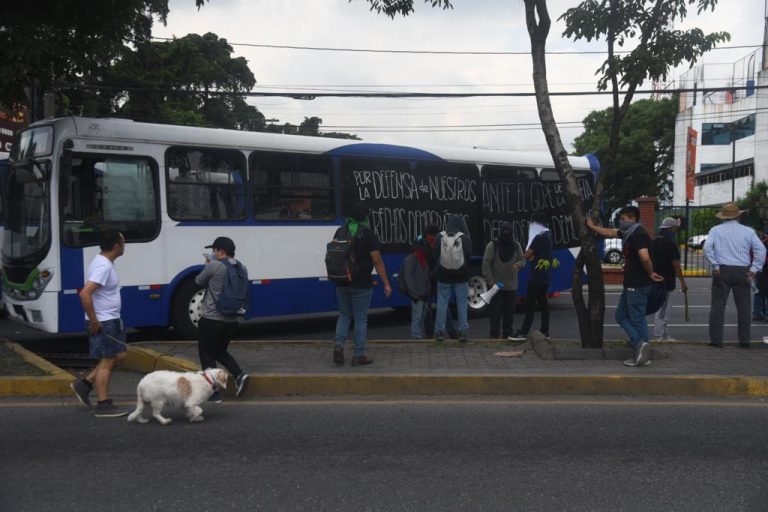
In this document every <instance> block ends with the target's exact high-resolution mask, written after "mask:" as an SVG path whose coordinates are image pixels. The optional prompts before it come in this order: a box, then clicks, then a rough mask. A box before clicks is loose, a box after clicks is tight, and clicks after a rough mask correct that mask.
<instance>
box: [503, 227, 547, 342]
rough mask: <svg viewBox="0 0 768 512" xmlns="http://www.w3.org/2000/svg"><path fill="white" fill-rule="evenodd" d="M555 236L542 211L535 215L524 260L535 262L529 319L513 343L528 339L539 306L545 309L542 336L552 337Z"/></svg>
mask: <svg viewBox="0 0 768 512" xmlns="http://www.w3.org/2000/svg"><path fill="white" fill-rule="evenodd" d="M552 251H553V243H552V233H550V232H549V228H547V218H546V217H545V216H544V214H543V213H541V212H536V213H534V214H533V215H532V216H531V221H530V223H529V229H528V246H527V247H526V248H525V253H524V254H523V257H525V259H527V260H528V261H530V262H531V272H530V273H529V274H528V284H527V289H526V292H525V319H524V320H523V325H522V326H521V327H520V329H519V330H518V331H517V332H516V333H515V334H513V335H512V336H510V337H509V339H510V340H512V341H522V340H524V339H526V338H527V337H528V330H529V329H530V328H531V325H532V324H533V315H534V313H535V311H536V305H537V304H538V305H539V306H540V307H541V333H542V334H543V335H544V336H546V337H547V338H549V302H548V301H547V291H548V290H549V280H550V268H551V267H552V261H553V258H552Z"/></svg>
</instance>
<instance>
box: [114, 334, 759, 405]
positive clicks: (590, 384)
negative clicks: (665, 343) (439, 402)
mask: <svg viewBox="0 0 768 512" xmlns="http://www.w3.org/2000/svg"><path fill="white" fill-rule="evenodd" d="M124 366H125V367H126V368H127V369H129V370H133V371H138V372H142V373H149V372H152V371H155V370H172V371H182V372H189V371H199V370H200V367H199V366H198V365H197V364H195V363H193V362H191V361H188V360H186V359H183V358H179V357H173V356H167V355H165V354H163V353H162V352H158V351H156V350H151V349H147V348H141V347H135V346H130V347H129V349H128V356H127V358H126V361H125V363H124ZM360 371H361V372H364V371H365V370H364V369H362V370H360ZM230 388H232V386H230ZM295 395H299V396H339V395H396V396H397V395H649V396H651V395H652V396H715V397H758V398H759V397H768V377H745V376H738V375H735V376H721V375H682V376H667V375H520V374H509V375H498V374H496V375H484V374H471V375H424V374H386V375H382V374H364V373H359V372H358V371H357V370H350V372H349V373H331V374H257V373H254V374H250V375H249V385H248V388H247V390H246V392H245V396H247V397H281V396H295Z"/></svg>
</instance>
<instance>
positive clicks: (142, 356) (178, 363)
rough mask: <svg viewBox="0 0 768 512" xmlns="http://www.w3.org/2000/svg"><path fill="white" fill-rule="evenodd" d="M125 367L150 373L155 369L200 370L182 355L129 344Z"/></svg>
mask: <svg viewBox="0 0 768 512" xmlns="http://www.w3.org/2000/svg"><path fill="white" fill-rule="evenodd" d="M123 367H125V368H127V369H128V370H131V371H134V372H141V373H149V372H153V371H155V370H172V371H175V372H198V371H200V366H199V365H197V364H195V363H193V362H191V361H188V360H186V359H182V358H180V357H174V356H167V355H165V354H163V353H162V352H158V351H157V350H152V349H149V348H143V347H134V346H132V345H128V354H127V355H126V358H125V361H124V362H123Z"/></svg>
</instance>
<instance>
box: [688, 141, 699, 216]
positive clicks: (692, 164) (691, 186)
mask: <svg viewBox="0 0 768 512" xmlns="http://www.w3.org/2000/svg"><path fill="white" fill-rule="evenodd" d="M698 137H699V133H698V132H697V131H696V130H694V129H693V128H688V139H687V140H686V151H685V199H686V200H687V201H693V195H694V191H695V190H696V141H697V140H698Z"/></svg>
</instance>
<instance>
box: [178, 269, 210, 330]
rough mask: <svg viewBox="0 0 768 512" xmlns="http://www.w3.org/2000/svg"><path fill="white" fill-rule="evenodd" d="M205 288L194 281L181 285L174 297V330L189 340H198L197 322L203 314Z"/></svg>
mask: <svg viewBox="0 0 768 512" xmlns="http://www.w3.org/2000/svg"><path fill="white" fill-rule="evenodd" d="M203 297H205V288H200V287H199V286H197V285H196V284H195V281H194V280H193V279H188V280H186V281H184V282H183V283H181V284H180V285H179V287H178V288H177V289H176V293H175V294H174V296H173V315H172V317H171V318H172V324H173V330H174V331H176V333H177V334H178V336H179V337H180V338H183V339H187V340H196V339H197V322H198V321H199V320H200V316H201V314H202V310H203V308H202V306H203Z"/></svg>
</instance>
